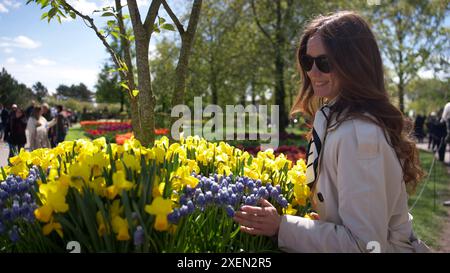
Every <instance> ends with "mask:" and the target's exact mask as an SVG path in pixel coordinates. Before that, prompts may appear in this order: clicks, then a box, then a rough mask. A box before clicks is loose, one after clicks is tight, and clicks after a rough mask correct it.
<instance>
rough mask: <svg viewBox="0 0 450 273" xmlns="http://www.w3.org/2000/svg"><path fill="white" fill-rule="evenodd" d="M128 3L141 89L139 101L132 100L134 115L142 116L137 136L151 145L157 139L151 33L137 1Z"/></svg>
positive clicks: (132, 0)
mask: <svg viewBox="0 0 450 273" xmlns="http://www.w3.org/2000/svg"><path fill="white" fill-rule="evenodd" d="M127 3H128V9H129V11H130V17H131V23H132V25H133V30H134V36H135V45H136V67H137V74H138V90H139V94H138V96H137V101H136V100H134V102H133V99H132V101H131V106H132V108H134V110H132V115H136V114H137V115H138V116H139V117H140V125H141V126H140V129H141V130H138V131H137V132H136V136H135V137H136V139H138V140H139V141H140V142H141V143H142V145H144V146H149V145H150V144H153V143H154V141H155V119H154V117H155V97H154V95H153V91H152V85H151V77H150V65H149V62H148V53H149V44H150V35H149V33H148V32H147V30H146V29H145V28H144V25H143V24H142V21H141V16H140V14H139V9H138V6H137V3H136V1H135V0H128V1H127ZM158 7H159V6H158ZM152 25H153V24H152ZM136 104H137V105H136ZM136 106H137V107H136ZM133 130H134V129H133Z"/></svg>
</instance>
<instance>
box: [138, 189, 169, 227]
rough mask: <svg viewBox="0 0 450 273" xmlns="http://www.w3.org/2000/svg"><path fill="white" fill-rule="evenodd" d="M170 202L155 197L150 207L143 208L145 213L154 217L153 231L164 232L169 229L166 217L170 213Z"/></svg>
mask: <svg viewBox="0 0 450 273" xmlns="http://www.w3.org/2000/svg"><path fill="white" fill-rule="evenodd" d="M172 203H173V202H172V200H170V199H164V198H162V197H160V196H159V197H156V198H155V199H153V202H152V204H151V205H146V206H145V211H146V212H147V213H148V214H152V215H156V220H155V225H154V227H155V229H156V230H158V231H165V230H167V229H168V228H169V222H168V221H167V215H168V214H169V213H171V212H172Z"/></svg>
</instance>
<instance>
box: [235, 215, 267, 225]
mask: <svg viewBox="0 0 450 273" xmlns="http://www.w3.org/2000/svg"><path fill="white" fill-rule="evenodd" d="M234 218H235V220H236V221H237V222H238V223H239V224H241V225H244V226H247V227H260V226H261V224H262V223H263V219H262V218H261V217H258V216H255V215H253V214H248V213H245V212H236V214H235V216H234Z"/></svg>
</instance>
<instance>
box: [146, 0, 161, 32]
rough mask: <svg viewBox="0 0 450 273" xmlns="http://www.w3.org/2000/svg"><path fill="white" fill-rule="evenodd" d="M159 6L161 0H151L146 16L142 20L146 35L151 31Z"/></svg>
mask: <svg viewBox="0 0 450 273" xmlns="http://www.w3.org/2000/svg"><path fill="white" fill-rule="evenodd" d="M160 6H161V0H153V1H152V3H151V4H150V7H149V8H148V12H147V16H146V17H145V21H144V29H145V31H147V35H148V37H150V36H151V35H152V33H153V24H154V23H155V19H156V16H157V15H158V11H159V7H160Z"/></svg>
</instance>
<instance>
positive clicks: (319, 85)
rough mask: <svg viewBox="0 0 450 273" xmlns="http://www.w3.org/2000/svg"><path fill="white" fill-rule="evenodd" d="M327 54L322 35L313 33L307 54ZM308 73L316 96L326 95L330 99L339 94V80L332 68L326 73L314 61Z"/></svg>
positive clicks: (312, 55) (307, 46)
mask: <svg viewBox="0 0 450 273" xmlns="http://www.w3.org/2000/svg"><path fill="white" fill-rule="evenodd" d="M326 54H327V53H326V50H325V46H324V44H323V42H322V38H321V37H320V35H313V36H312V37H311V38H309V39H308V44H307V45H306V55H309V56H311V57H313V58H314V57H318V56H321V55H326ZM306 73H307V75H308V77H309V79H310V80H311V84H312V88H313V90H314V95H315V96H317V97H325V98H327V99H330V100H331V99H333V98H335V97H336V96H337V94H338V91H337V90H338V89H337V80H336V79H335V77H334V76H333V71H332V70H331V72H330V73H324V72H322V71H320V70H319V69H318V68H317V65H316V63H315V62H314V65H313V66H312V68H311V70H310V71H307V72H306Z"/></svg>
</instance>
